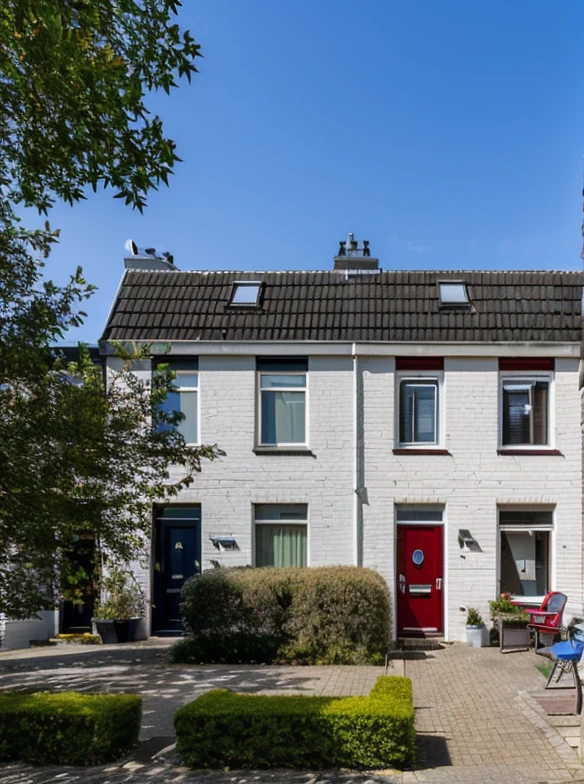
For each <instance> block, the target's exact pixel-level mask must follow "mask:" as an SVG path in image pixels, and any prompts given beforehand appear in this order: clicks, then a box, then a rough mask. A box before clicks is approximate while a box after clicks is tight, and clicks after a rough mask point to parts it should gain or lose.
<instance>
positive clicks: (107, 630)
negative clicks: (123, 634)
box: [91, 618, 118, 645]
mask: <svg viewBox="0 0 584 784" xmlns="http://www.w3.org/2000/svg"><path fill="white" fill-rule="evenodd" d="M91 623H92V626H93V631H94V634H99V636H100V637H101V641H102V642H103V644H104V645H111V644H112V643H115V642H118V637H117V635H116V630H115V628H114V621H106V620H104V619H103V618H92V621H91Z"/></svg>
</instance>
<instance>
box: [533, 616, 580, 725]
mask: <svg viewBox="0 0 584 784" xmlns="http://www.w3.org/2000/svg"><path fill="white" fill-rule="evenodd" d="M567 631H568V634H569V639H567V640H562V641H561V642H556V643H554V645H551V646H549V647H547V648H539V649H537V650H536V653H537V654H538V655H539V656H545V657H546V658H547V659H551V661H552V662H553V663H554V666H553V667H552V669H551V672H550V674H549V678H548V681H547V683H546V686H545V687H546V689H562V688H566V686H564V685H563V683H562V679H563V677H564V675H566V674H568V673H570V674H571V676H572V679H573V682H574V689H575V694H576V704H575V713H576V714H577V715H579V714H580V713H581V712H582V682H581V680H580V674H579V672H578V664H579V662H580V659H581V658H582V653H583V652H584V629H583V627H582V625H574V624H571V625H570V627H569V628H568V630H567Z"/></svg>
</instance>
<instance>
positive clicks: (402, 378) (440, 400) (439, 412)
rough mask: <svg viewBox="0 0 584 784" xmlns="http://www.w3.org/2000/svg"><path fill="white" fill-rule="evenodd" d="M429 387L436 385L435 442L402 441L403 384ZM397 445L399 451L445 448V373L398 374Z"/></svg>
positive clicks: (429, 371) (425, 371) (396, 400)
mask: <svg viewBox="0 0 584 784" xmlns="http://www.w3.org/2000/svg"><path fill="white" fill-rule="evenodd" d="M404 382H406V383H408V382H409V383H411V384H416V382H417V383H418V384H420V382H421V384H420V385H423V386H428V385H429V384H428V382H435V383H436V393H437V394H436V397H437V399H436V401H435V404H434V418H435V420H434V421H435V432H436V440H435V441H401V438H400V436H401V432H400V431H401V422H400V420H401V385H402V383H404ZM395 403H396V404H395V436H396V437H395V443H396V445H397V447H398V448H399V449H412V450H417V449H442V448H443V447H444V433H445V430H444V371H443V370H439V371H436V370H420V371H415V372H411V371H402V372H400V373H396V393H395Z"/></svg>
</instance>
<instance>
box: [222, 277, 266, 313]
mask: <svg viewBox="0 0 584 784" xmlns="http://www.w3.org/2000/svg"><path fill="white" fill-rule="evenodd" d="M261 289H262V284H261V282H260V281H258V280H248V281H235V283H234V284H233V292H232V294H231V300H230V302H229V304H230V305H233V306H236V307H245V308H255V307H258V305H259V304H260V293H261Z"/></svg>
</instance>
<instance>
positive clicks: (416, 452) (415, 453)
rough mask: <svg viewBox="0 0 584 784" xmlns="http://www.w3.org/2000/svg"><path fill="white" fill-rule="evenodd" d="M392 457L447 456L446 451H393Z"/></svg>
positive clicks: (447, 452)
mask: <svg viewBox="0 0 584 784" xmlns="http://www.w3.org/2000/svg"><path fill="white" fill-rule="evenodd" d="M393 454H394V455H449V454H450V452H449V451H448V449H394V450H393Z"/></svg>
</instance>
